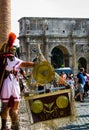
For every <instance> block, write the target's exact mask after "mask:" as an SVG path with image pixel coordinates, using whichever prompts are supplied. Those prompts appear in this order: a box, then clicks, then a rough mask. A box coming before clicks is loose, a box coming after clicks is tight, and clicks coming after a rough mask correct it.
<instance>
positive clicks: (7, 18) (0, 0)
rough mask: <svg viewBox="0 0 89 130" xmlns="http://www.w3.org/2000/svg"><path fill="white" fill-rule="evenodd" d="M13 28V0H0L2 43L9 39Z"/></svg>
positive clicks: (0, 35)
mask: <svg viewBox="0 0 89 130" xmlns="http://www.w3.org/2000/svg"><path fill="white" fill-rule="evenodd" d="M10 29H11V0H0V44H2V43H3V42H6V41H7V36H8V33H9V32H10Z"/></svg>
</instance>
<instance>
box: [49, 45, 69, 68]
mask: <svg viewBox="0 0 89 130" xmlns="http://www.w3.org/2000/svg"><path fill="white" fill-rule="evenodd" d="M51 63H52V65H53V66H54V68H60V67H69V66H70V54H69V51H68V49H67V48H66V47H65V46H62V45H58V46H55V47H54V48H53V49H52V51H51Z"/></svg>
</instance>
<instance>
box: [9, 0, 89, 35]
mask: <svg viewBox="0 0 89 130" xmlns="http://www.w3.org/2000/svg"><path fill="white" fill-rule="evenodd" d="M22 17H58V18H89V0H11V31H13V32H15V33H16V34H17V36H18V34H19V24H18V20H19V19H20V18H22Z"/></svg>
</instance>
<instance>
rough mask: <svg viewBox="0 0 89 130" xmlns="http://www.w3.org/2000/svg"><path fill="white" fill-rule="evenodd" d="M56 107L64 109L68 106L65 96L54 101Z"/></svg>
mask: <svg viewBox="0 0 89 130" xmlns="http://www.w3.org/2000/svg"><path fill="white" fill-rule="evenodd" d="M56 105H57V106H58V107H59V108H66V107H67V106H68V98H67V97H66V96H64V95H61V96H59V97H58V98H57V99H56Z"/></svg>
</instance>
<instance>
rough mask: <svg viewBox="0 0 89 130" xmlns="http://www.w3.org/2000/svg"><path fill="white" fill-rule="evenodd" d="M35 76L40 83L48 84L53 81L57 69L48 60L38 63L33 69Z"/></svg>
mask: <svg viewBox="0 0 89 130" xmlns="http://www.w3.org/2000/svg"><path fill="white" fill-rule="evenodd" d="M32 74H33V78H34V79H35V80H36V81H37V82H38V83H39V84H46V83H49V82H51V81H52V80H53V79H54V77H55V71H54V69H53V67H52V65H51V64H50V63H48V62H47V61H43V62H40V63H39V62H38V63H36V65H35V67H34V68H33V71H32Z"/></svg>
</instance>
